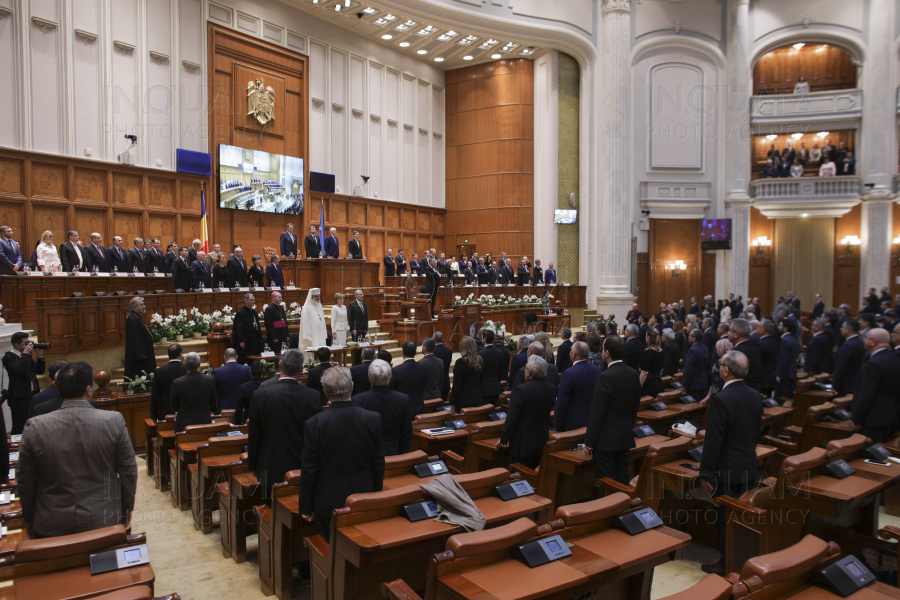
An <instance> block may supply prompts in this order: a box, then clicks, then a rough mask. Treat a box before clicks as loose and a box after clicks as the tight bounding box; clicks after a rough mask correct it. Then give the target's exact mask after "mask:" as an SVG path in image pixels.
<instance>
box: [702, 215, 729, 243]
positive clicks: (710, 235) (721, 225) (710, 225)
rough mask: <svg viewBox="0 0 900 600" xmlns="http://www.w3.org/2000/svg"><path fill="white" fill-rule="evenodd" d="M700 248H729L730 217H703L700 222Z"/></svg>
mask: <svg viewBox="0 0 900 600" xmlns="http://www.w3.org/2000/svg"><path fill="white" fill-rule="evenodd" d="M700 249H701V250H731V219H703V221H701V223H700Z"/></svg>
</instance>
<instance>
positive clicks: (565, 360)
mask: <svg viewBox="0 0 900 600" xmlns="http://www.w3.org/2000/svg"><path fill="white" fill-rule="evenodd" d="M559 336H560V337H561V338H562V340H563V341H562V343H561V344H560V345H559V348H558V349H557V350H556V368H557V369H558V370H559V374H560V375H562V374H563V373H565V372H566V369H568V368H569V367H571V366H572V359H571V358H569V353H570V352H571V351H572V339H571V338H572V330H571V329H569V328H568V327H563V328H562V329H560V330H559Z"/></svg>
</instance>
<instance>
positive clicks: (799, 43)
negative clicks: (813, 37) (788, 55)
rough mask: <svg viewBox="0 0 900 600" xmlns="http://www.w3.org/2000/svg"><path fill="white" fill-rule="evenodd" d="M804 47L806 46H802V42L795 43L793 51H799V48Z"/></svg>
mask: <svg viewBox="0 0 900 600" xmlns="http://www.w3.org/2000/svg"><path fill="white" fill-rule="evenodd" d="M805 45H806V44H804V43H803V42H797V43H796V44H794V50H799V49H800V48H802V47H803V46H805Z"/></svg>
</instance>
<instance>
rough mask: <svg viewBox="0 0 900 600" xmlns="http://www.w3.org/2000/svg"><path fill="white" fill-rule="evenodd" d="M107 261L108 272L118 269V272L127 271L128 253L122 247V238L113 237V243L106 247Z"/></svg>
mask: <svg viewBox="0 0 900 600" xmlns="http://www.w3.org/2000/svg"><path fill="white" fill-rule="evenodd" d="M106 250H107V254H108V258H107V260H108V261H109V271H110V273H112V272H116V271H118V272H119V273H125V272H127V271H128V255H127V254H126V252H125V248H123V247H122V238H121V237H119V236H115V237H113V245H112V246H110V247H109V248H107V249H106Z"/></svg>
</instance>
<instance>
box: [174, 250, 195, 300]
mask: <svg viewBox="0 0 900 600" xmlns="http://www.w3.org/2000/svg"><path fill="white" fill-rule="evenodd" d="M187 260H188V249H187V248H186V247H185V246H182V247H181V248H179V249H178V258H176V259H175V260H173V261H172V285H173V286H175V287H174V289H176V290H181V291H183V292H189V291H191V289H192V288H193V287H194V280H193V277H192V275H191V267H190V265H189V264H188V261H187Z"/></svg>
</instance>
